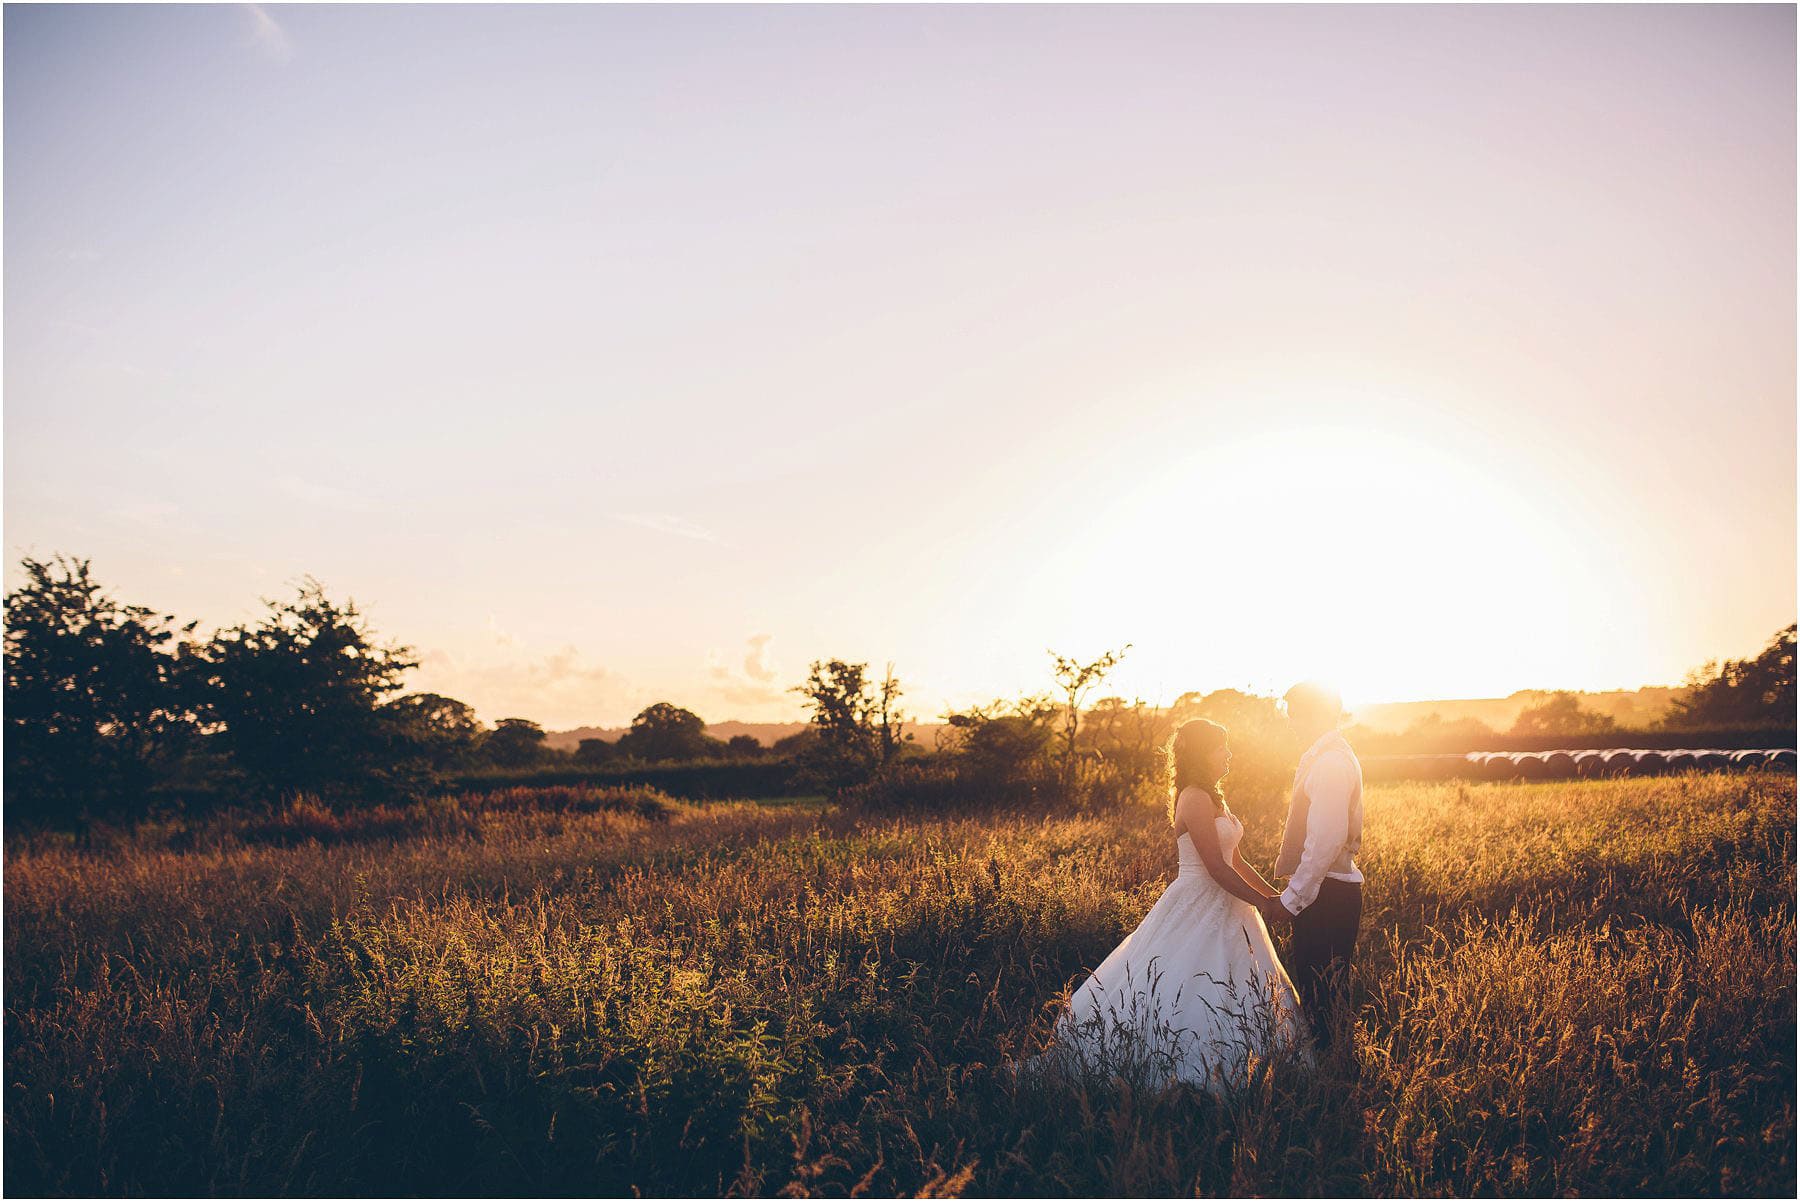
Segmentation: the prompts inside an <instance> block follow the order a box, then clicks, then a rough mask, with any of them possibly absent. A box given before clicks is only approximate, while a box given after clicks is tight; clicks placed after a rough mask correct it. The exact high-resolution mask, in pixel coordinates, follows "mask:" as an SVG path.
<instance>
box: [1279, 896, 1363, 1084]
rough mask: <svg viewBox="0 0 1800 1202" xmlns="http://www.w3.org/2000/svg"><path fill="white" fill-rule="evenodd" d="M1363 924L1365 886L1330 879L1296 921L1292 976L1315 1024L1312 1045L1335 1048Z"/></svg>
mask: <svg viewBox="0 0 1800 1202" xmlns="http://www.w3.org/2000/svg"><path fill="white" fill-rule="evenodd" d="M1361 924H1362V885H1360V884H1358V883H1357V882H1355V881H1340V880H1337V879H1335V878H1333V877H1326V878H1325V879H1324V880H1323V881H1322V882H1320V884H1319V895H1318V897H1316V898H1314V899H1313V904H1312V905H1310V906H1308V907H1306V909H1304V910H1302V911H1300V913H1298V914H1296V915H1294V934H1293V938H1292V940H1291V941H1290V942H1289V944H1288V972H1289V974H1290V975H1291V976H1292V977H1293V979H1294V988H1295V989H1296V990H1297V991H1298V992H1299V994H1300V1004H1301V1006H1303V1007H1304V1008H1305V1010H1306V1015H1307V1018H1308V1019H1309V1020H1310V1021H1311V1024H1312V1030H1313V1041H1314V1042H1315V1043H1317V1044H1318V1045H1319V1046H1320V1047H1322V1048H1324V1047H1330V1046H1331V1041H1332V1038H1333V1036H1334V1034H1335V1033H1336V1031H1337V1029H1338V1027H1339V1024H1341V1023H1342V1022H1343V1017H1344V1012H1345V1010H1346V1009H1347V1007H1348V1005H1349V995H1350V957H1351V956H1352V955H1354V954H1355V952H1356V930H1357V927H1359V926H1360V925H1361Z"/></svg>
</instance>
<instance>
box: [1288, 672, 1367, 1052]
mask: <svg viewBox="0 0 1800 1202" xmlns="http://www.w3.org/2000/svg"><path fill="white" fill-rule="evenodd" d="M1282 700H1283V702H1284V704H1285V708H1286V710H1287V719H1288V725H1289V726H1291V727H1293V730H1294V733H1295V734H1296V735H1298V736H1299V737H1300V745H1301V746H1302V747H1305V748H1306V751H1305V752H1304V753H1303V754H1302V755H1301V756H1300V766H1299V768H1297V769H1296V770H1295V772H1294V796H1293V800H1292V801H1291V802H1290V803H1289V805H1288V819H1287V826H1286V827H1285V828H1284V829H1283V831H1282V833H1281V854H1280V855H1279V856H1277V857H1276V859H1275V873H1274V875H1276V876H1285V877H1287V878H1288V887H1287V889H1286V890H1284V891H1283V892H1282V894H1281V897H1280V898H1279V899H1278V900H1273V901H1271V902H1269V904H1268V906H1267V908H1266V909H1265V911H1264V913H1265V915H1266V916H1267V917H1268V918H1269V919H1270V920H1271V925H1275V924H1277V923H1281V922H1290V923H1292V924H1293V928H1294V930H1293V937H1292V938H1291V939H1290V940H1289V942H1288V963H1287V967H1288V972H1289V973H1290V974H1291V975H1292V976H1293V979H1294V987H1295V988H1296V989H1297V990H1299V993H1300V999H1301V1002H1302V1003H1303V1004H1304V1006H1305V1009H1306V1013H1307V1015H1308V1017H1309V1018H1310V1019H1311V1021H1312V1028H1313V1039H1314V1041H1315V1042H1316V1043H1318V1045H1319V1046H1320V1047H1328V1046H1330V1043H1331V1041H1332V1038H1333V1036H1334V1034H1335V1033H1336V1030H1337V1028H1338V1026H1339V1024H1341V1023H1342V1022H1343V1020H1344V1017H1345V1011H1346V1009H1347V1006H1348V995H1349V985H1350V958H1351V955H1352V954H1353V953H1354V952H1355V950H1356V929H1357V926H1358V925H1359V924H1360V923H1361V921H1362V879H1363V877H1362V872H1361V871H1360V870H1358V869H1357V867H1356V859H1355V856H1356V853H1357V851H1358V849H1359V848H1360V847H1361V846H1362V764H1360V763H1359V762H1358V761H1357V758H1356V753H1355V752H1353V751H1351V750H1350V744H1349V743H1347V742H1345V741H1344V736H1343V735H1341V734H1339V733H1338V724H1339V723H1340V722H1341V721H1342V720H1343V717H1344V707H1343V704H1342V702H1341V701H1340V700H1339V699H1338V695H1337V693H1336V692H1335V691H1333V690H1332V689H1330V688H1328V687H1326V686H1325V685H1322V684H1316V683H1313V682H1311V681H1308V682H1304V683H1301V684H1297V685H1295V686H1294V687H1293V688H1291V689H1289V690H1288V691H1287V696H1286V697H1284V698H1283V699H1282Z"/></svg>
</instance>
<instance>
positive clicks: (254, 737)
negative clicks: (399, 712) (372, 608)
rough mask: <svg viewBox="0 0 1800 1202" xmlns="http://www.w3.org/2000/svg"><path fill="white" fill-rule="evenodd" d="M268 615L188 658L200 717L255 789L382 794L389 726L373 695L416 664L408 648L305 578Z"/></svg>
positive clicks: (377, 697)
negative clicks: (390, 641)
mask: <svg viewBox="0 0 1800 1202" xmlns="http://www.w3.org/2000/svg"><path fill="white" fill-rule="evenodd" d="M263 604H264V605H265V606H267V607H268V610H269V613H268V616H267V617H265V618H264V619H263V621H262V622H261V623H259V624H257V625H255V626H242V625H240V626H235V627H232V628H230V629H228V630H222V631H220V632H218V633H217V634H215V635H214V636H213V639H212V641H211V642H210V643H209V644H208V645H207V646H206V647H205V648H204V649H203V651H202V653H201V655H200V657H199V661H198V662H197V664H196V666H195V667H196V672H195V675H196V679H197V680H198V683H199V689H200V698H201V704H200V713H201V717H202V719H203V720H204V721H205V722H206V723H207V724H208V726H209V727H212V728H216V730H217V732H218V739H219V741H220V742H221V744H222V745H223V747H224V749H225V750H226V752H227V753H228V754H229V756H230V759H231V763H232V764H233V765H234V766H235V768H236V769H237V770H238V771H239V772H241V773H242V774H243V775H244V776H245V777H246V778H248V780H249V781H250V782H251V783H252V784H253V785H255V786H258V787H261V788H265V789H268V790H270V791H272V792H276V793H280V794H287V793H295V792H314V793H321V794H334V793H343V792H345V791H348V790H350V789H352V788H353V787H359V788H363V789H365V790H370V791H374V792H381V791H385V788H386V786H388V785H391V784H392V783H393V782H392V778H391V777H390V776H389V774H388V772H387V769H389V768H391V767H392V758H391V751H392V747H391V734H392V726H391V724H390V723H389V722H388V721H387V719H386V718H385V716H384V715H383V714H382V713H381V712H380V704H381V698H382V695H383V694H385V693H390V692H393V691H394V690H395V689H398V688H400V677H401V676H402V675H403V674H404V673H405V672H407V671H408V670H409V669H412V668H416V667H418V664H417V662H416V661H414V660H410V659H408V658H406V657H407V655H409V654H410V653H411V651H412V649H411V648H410V647H403V646H385V645H381V644H378V643H376V642H375V641H374V640H373V638H372V637H371V634H370V631H369V628H368V624H367V622H366V620H364V618H363V617H362V615H361V614H360V613H359V612H358V610H357V608H356V604H355V602H354V601H352V602H350V603H348V604H346V605H344V606H342V607H340V606H338V605H337V604H336V603H335V602H333V601H331V600H330V599H329V598H328V597H326V595H325V590H324V587H323V586H322V585H320V584H319V582H318V581H316V580H313V579H312V578H311V577H310V576H309V577H307V578H306V580H305V582H304V583H303V584H302V585H301V586H300V587H299V590H298V596H297V597H296V598H295V599H294V600H293V601H290V602H288V603H286V604H277V603H276V602H274V601H269V600H266V599H265V600H264V602H263Z"/></svg>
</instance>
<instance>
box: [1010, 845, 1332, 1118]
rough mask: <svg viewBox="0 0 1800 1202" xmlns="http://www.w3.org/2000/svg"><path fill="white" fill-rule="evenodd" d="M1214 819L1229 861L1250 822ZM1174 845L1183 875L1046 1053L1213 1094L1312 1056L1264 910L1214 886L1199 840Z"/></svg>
mask: <svg viewBox="0 0 1800 1202" xmlns="http://www.w3.org/2000/svg"><path fill="white" fill-rule="evenodd" d="M1214 822H1215V824H1216V826H1217V829H1218V832H1219V849H1220V851H1221V852H1223V853H1224V856H1225V859H1226V861H1227V862H1228V863H1229V862H1230V860H1231V855H1232V852H1233V850H1234V849H1235V848H1236V847H1237V845H1238V842H1239V840H1241V839H1242V838H1243V837H1244V826H1243V823H1242V822H1241V821H1240V820H1239V819H1238V818H1237V816H1236V815H1234V814H1221V815H1219V816H1218V817H1217V818H1215V819H1214ZM1176 847H1177V850H1178V854H1179V856H1180V865H1181V866H1180V873H1179V875H1178V876H1176V878H1175V880H1174V881H1173V882H1171V883H1170V885H1169V887H1168V888H1167V889H1166V890H1164V892H1163V895H1162V896H1161V897H1160V898H1158V899H1157V902H1156V904H1155V905H1154V906H1152V907H1151V908H1150V912H1149V913H1148V914H1146V915H1144V919H1143V921H1142V922H1140V923H1139V924H1138V926H1137V929H1136V930H1134V931H1133V932H1132V933H1131V934H1129V935H1127V936H1126V937H1125V940H1124V942H1122V943H1120V944H1119V946H1118V947H1116V948H1114V949H1113V951H1112V953H1111V954H1110V955H1108V956H1107V957H1106V959H1105V960H1103V961H1102V962H1101V964H1100V967H1099V968H1097V969H1095V970H1094V972H1093V974H1092V975H1091V976H1089V977H1088V978H1087V980H1086V981H1084V982H1083V983H1082V985H1081V986H1080V988H1078V989H1076V990H1075V992H1074V993H1073V994H1072V995H1071V996H1070V998H1069V1009H1068V1011H1067V1012H1065V1014H1064V1015H1063V1017H1062V1019H1061V1021H1060V1022H1059V1023H1058V1025H1057V1045H1058V1046H1057V1048H1055V1049H1053V1051H1052V1053H1047V1054H1046V1056H1057V1055H1059V1056H1060V1057H1061V1058H1063V1059H1064V1060H1065V1061H1068V1060H1072V1061H1074V1062H1076V1063H1082V1064H1087V1065H1090V1066H1093V1065H1098V1066H1103V1067H1105V1068H1107V1069H1109V1070H1111V1071H1113V1072H1117V1073H1124V1074H1127V1075H1132V1076H1141V1078H1142V1079H1145V1080H1148V1081H1154V1082H1159V1083H1164V1084H1166V1083H1169V1082H1171V1081H1183V1082H1186V1083H1188V1084H1191V1085H1195V1086H1199V1087H1200V1088H1202V1089H1205V1090H1208V1091H1210V1092H1213V1093H1221V1092H1224V1091H1225V1090H1226V1089H1228V1088H1230V1087H1231V1086H1232V1085H1234V1084H1241V1083H1242V1082H1243V1081H1244V1080H1245V1079H1246V1078H1247V1077H1248V1075H1249V1073H1250V1071H1251V1070H1252V1068H1253V1067H1254V1066H1255V1065H1256V1064H1258V1063H1260V1062H1262V1061H1263V1060H1264V1059H1266V1058H1268V1057H1270V1056H1272V1055H1274V1054H1276V1053H1277V1052H1279V1051H1283V1050H1292V1051H1293V1052H1294V1053H1295V1054H1297V1055H1299V1056H1300V1057H1302V1058H1303V1059H1310V1057H1311V1055H1312V1045H1311V1042H1310V1041H1309V1040H1308V1038H1307V1036H1306V1024H1305V1021H1304V1018H1303V1016H1302V1014H1301V1011H1300V1002H1299V998H1298V996H1297V995H1296V993H1295V991H1294V984H1293V982H1292V981H1291V980H1289V979H1288V974H1287V971H1286V970H1285V969H1284V968H1282V966H1281V960H1280V959H1279V958H1278V957H1277V956H1276V954H1275V945H1274V943H1273V941H1271V939H1270V938H1269V930H1268V927H1267V926H1266V925H1264V923H1263V917H1262V914H1261V913H1260V912H1259V911H1258V910H1257V908H1256V907H1255V906H1253V905H1251V904H1250V903H1249V902H1246V901H1243V900H1241V899H1240V898H1237V897H1234V896H1232V895H1231V894H1230V893H1228V892H1226V890H1225V889H1224V888H1223V887H1222V886H1221V885H1220V884H1219V883H1218V882H1217V881H1215V880H1213V878H1212V874H1211V873H1209V872H1207V871H1206V866H1205V864H1204V863H1202V862H1201V859H1200V853H1199V851H1198V850H1196V849H1195V847H1194V841H1193V837H1192V836H1191V835H1189V834H1188V833H1187V832H1185V831H1184V832H1183V833H1182V835H1181V837H1180V838H1179V839H1178V840H1177V841H1176ZM1038 1059H1039V1060H1040V1061H1041V1060H1043V1059H1045V1057H1040V1058H1038Z"/></svg>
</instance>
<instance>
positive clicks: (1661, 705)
mask: <svg viewBox="0 0 1800 1202" xmlns="http://www.w3.org/2000/svg"><path fill="white" fill-rule="evenodd" d="M1684 691H1685V690H1683V689H1679V688H1662V687H1655V688H1648V689H1632V690H1623V689H1621V690H1616V691H1614V692H1610V693H1581V692H1577V693H1576V694H1575V696H1576V697H1578V698H1580V700H1581V707H1582V708H1583V709H1587V710H1593V711H1595V712H1596V713H1601V714H1605V715H1606V716H1608V717H1609V718H1611V719H1613V721H1615V722H1617V723H1618V724H1619V725H1620V726H1623V727H1626V728H1628V729H1633V730H1642V729H1644V728H1646V727H1649V726H1653V725H1655V724H1656V723H1657V722H1658V721H1660V720H1661V719H1662V718H1663V716H1664V715H1665V714H1667V713H1668V712H1669V706H1670V705H1671V704H1672V703H1673V702H1674V700H1675V698H1677V697H1679V696H1681V694H1682V693H1683V692H1684ZM1552 695H1553V693H1552V691H1551V690H1547V689H1521V690H1520V691H1519V692H1517V693H1514V694H1512V695H1511V696H1510V697H1475V698H1468V699H1464V700H1459V701H1400V702H1394V703H1392V704H1388V705H1365V706H1362V707H1360V708H1359V709H1357V710H1356V712H1355V713H1353V714H1352V715H1351V718H1352V720H1353V721H1354V722H1356V723H1357V724H1358V725H1359V726H1366V727H1368V728H1369V729H1370V730H1375V731H1383V732H1387V733H1392V734H1398V733H1400V732H1401V731H1404V730H1405V729H1406V728H1407V727H1409V726H1411V725H1413V724H1414V723H1415V722H1418V721H1421V720H1422V719H1424V718H1428V717H1430V716H1431V715H1432V714H1436V715H1437V716H1438V717H1439V718H1442V719H1443V720H1444V721H1445V722H1455V721H1457V720H1459V719H1463V718H1473V719H1475V720H1476V721H1477V722H1485V723H1486V724H1487V725H1489V726H1491V727H1493V728H1494V729H1495V730H1496V731H1499V732H1501V733H1503V734H1504V733H1505V732H1506V731H1507V730H1509V729H1511V727H1512V724H1513V723H1514V722H1516V721H1518V718H1519V715H1520V714H1521V713H1522V712H1524V711H1525V710H1527V709H1529V708H1531V707H1532V706H1534V705H1540V704H1542V703H1543V702H1544V701H1546V700H1548V699H1549V698H1550V697H1551V696H1552Z"/></svg>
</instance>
